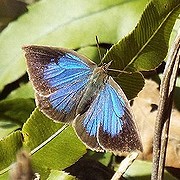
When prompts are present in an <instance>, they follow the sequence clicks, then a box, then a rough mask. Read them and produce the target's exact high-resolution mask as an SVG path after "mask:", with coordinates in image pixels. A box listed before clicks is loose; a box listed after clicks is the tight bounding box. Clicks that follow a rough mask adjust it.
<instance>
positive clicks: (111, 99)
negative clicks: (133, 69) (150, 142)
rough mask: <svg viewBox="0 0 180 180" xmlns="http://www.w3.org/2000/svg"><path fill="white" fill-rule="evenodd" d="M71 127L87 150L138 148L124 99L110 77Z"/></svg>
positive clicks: (135, 132) (117, 150)
mask: <svg viewBox="0 0 180 180" xmlns="http://www.w3.org/2000/svg"><path fill="white" fill-rule="evenodd" d="M74 127H75V129H76V132H77V134H78V136H79V137H80V138H81V139H82V140H83V142H85V144H86V145H87V146H89V147H90V148H91V149H95V150H97V151H103V150H109V151H112V152H113V153H115V154H116V153H117V154H118V152H129V151H132V150H137V149H138V150H142V144H141V141H140V138H139V135H138V133H137V130H136V126H135V123H134V119H133V115H132V112H131V110H130V107H129V103H128V100H127V98H126V96H125V95H124V93H123V91H122V90H121V88H120V87H119V85H118V84H117V83H116V82H115V81H114V80H113V79H112V78H111V77H110V78H109V80H108V82H107V83H106V84H105V86H104V88H103V89H102V90H101V91H100V93H99V95H98V96H97V97H96V99H95V100H94V102H93V103H92V105H91V106H90V108H89V109H88V111H87V112H86V113H85V114H83V115H81V116H79V117H77V118H76V119H75V123H74Z"/></svg>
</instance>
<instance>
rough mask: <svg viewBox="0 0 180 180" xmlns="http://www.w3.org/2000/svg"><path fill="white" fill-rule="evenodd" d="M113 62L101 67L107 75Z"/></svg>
mask: <svg viewBox="0 0 180 180" xmlns="http://www.w3.org/2000/svg"><path fill="white" fill-rule="evenodd" d="M111 63H112V61H110V62H108V63H103V65H102V66H101V68H102V70H103V71H104V72H105V73H106V74H107V70H108V68H109V66H110V65H111Z"/></svg>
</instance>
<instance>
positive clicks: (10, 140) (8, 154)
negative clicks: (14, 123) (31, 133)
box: [0, 131, 22, 175]
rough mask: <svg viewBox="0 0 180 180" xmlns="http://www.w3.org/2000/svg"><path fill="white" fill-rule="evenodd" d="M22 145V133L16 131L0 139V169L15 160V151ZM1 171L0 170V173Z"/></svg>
mask: <svg viewBox="0 0 180 180" xmlns="http://www.w3.org/2000/svg"><path fill="white" fill-rule="evenodd" d="M21 147H22V135H21V132H20V131H16V132H14V133H12V134H11V135H9V136H7V137H6V138H4V139H1V141H0V149H1V151H0V171H2V170H4V169H5V168H7V167H8V166H9V165H10V164H11V163H12V162H15V159H16V153H17V151H18V150H19V149H20V148H21ZM1 173H2V172H0V175H1Z"/></svg>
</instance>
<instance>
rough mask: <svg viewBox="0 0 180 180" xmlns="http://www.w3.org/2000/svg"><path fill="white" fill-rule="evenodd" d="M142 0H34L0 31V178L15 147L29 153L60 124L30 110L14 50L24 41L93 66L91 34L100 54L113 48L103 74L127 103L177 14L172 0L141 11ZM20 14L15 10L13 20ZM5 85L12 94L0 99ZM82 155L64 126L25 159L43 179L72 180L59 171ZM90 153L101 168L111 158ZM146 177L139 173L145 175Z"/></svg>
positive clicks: (155, 1) (157, 58) (162, 53)
mask: <svg viewBox="0 0 180 180" xmlns="http://www.w3.org/2000/svg"><path fill="white" fill-rule="evenodd" d="M146 3H147V0H138V1H126V0H115V1H111V0H97V1H95V2H93V3H92V1H83V0H77V1H73V0H68V1H67V0H66V1H65V0H62V1H58V0H51V1H48V0H41V1H39V2H37V3H34V4H32V5H30V6H28V12H27V13H25V14H24V15H22V16H20V17H19V18H18V19H16V20H14V21H13V22H11V23H10V24H9V25H8V26H7V27H6V28H5V29H4V30H3V31H2V32H1V33H0V59H1V61H0V90H2V93H1V96H0V97H1V99H3V100H1V101H0V129H1V130H2V131H1V132H0V138H1V141H0V147H1V152H0V171H1V174H2V172H4V171H5V168H7V167H8V166H10V165H11V164H12V163H13V162H14V161H15V159H16V153H17V152H18V151H19V150H20V149H21V148H25V149H27V150H28V151H31V150H33V149H34V148H35V147H37V146H38V145H39V144H41V143H42V142H44V141H45V140H46V139H47V138H48V137H50V136H51V135H52V134H53V133H55V132H56V131H57V130H58V129H59V128H60V127H62V126H63V124H61V123H55V122H53V121H52V120H49V119H48V118H47V117H45V116H44V115H43V114H42V113H41V112H39V111H38V109H35V110H34V111H33V109H34V108H35V103H34V100H33V99H32V98H34V96H33V93H34V92H33V89H32V87H31V85H30V84H29V83H27V80H26V74H25V72H26V65H25V61H24V57H23V53H22V50H21V47H22V46H23V45H24V44H39V45H51V46H60V47H67V48H71V49H78V51H79V52H81V53H83V54H85V55H86V56H88V57H89V58H91V59H92V60H93V61H95V62H97V63H100V60H99V58H98V53H97V48H95V47H94V46H95V36H96V35H97V36H98V38H99V40H100V47H101V50H102V51H103V52H104V51H106V49H105V48H104V47H105V46H104V45H108V46H109V45H110V44H114V45H113V46H112V47H111V48H110V49H109V50H108V51H107V53H106V54H105V56H104V58H103V62H109V61H111V60H113V61H112V66H111V69H116V71H110V75H112V76H113V77H114V79H115V80H116V81H117V82H118V83H119V84H120V86H121V87H122V89H123V90H124V92H125V94H126V95H127V97H128V98H129V99H132V98H134V97H136V96H137V94H138V93H139V91H140V90H141V89H142V88H143V86H144V78H143V76H142V74H141V73H140V71H150V70H153V69H155V68H157V67H158V66H159V65H160V64H161V63H162V61H163V59H164V58H165V57H166V54H167V51H168V45H169V39H170V34H171V32H172V29H173V26H174V23H175V21H176V19H177V17H178V15H179V13H180V2H179V1H177V0H152V1H151V2H150V3H149V4H148V5H147V7H146V9H145V4H146ZM143 9H145V10H144V12H143V14H142V11H143ZM24 11H25V10H24ZM21 13H22V12H21ZM21 13H17V12H16V14H18V15H19V14H21ZM141 14H142V16H141V18H140V15H141ZM1 16H2V15H1ZM42 17H43V18H42ZM13 19H14V18H13ZM139 19H140V20H139ZM138 20H139V22H138ZM137 22H138V23H137ZM136 23H137V25H136ZM133 27H135V28H134V30H132V29H133ZM130 31H131V33H130V34H128V33H129V32H130ZM127 34H128V35H127ZM125 35H126V36H125ZM124 36H125V37H124ZM119 70H123V71H126V72H119ZM127 72H128V73H127ZM22 79H23V80H22ZM21 80H22V81H21ZM19 81H20V82H19ZM24 82H26V83H24ZM11 83H15V84H17V83H18V86H17V87H18V88H16V89H15V88H13V87H12V86H11V85H12V84H11ZM8 84H10V86H8V87H10V88H11V93H9V94H6V95H5V96H3V92H4V91H3V90H4V89H5V86H6V87H7V85H8ZM32 111H33V112H32ZM31 113H32V114H31ZM85 154H86V148H85V146H84V145H83V144H82V143H81V142H80V140H79V139H78V138H77V137H76V134H75V132H74V130H73V129H72V127H71V126H69V127H68V128H67V129H66V130H64V131H63V132H62V133H61V134H60V135H59V136H58V137H56V138H55V139H54V140H52V141H51V142H50V143H49V144H47V145H46V146H45V147H43V148H42V149H41V150H39V151H38V152H37V153H35V154H34V155H32V166H33V170H34V171H35V172H38V173H40V175H41V177H42V178H43V179H46V178H48V179H55V178H57V177H61V176H64V177H65V178H67V179H74V177H72V176H70V175H67V174H66V173H64V172H63V171H61V170H64V169H65V168H68V167H69V166H71V165H73V164H74V163H75V162H76V161H78V159H80V158H81V157H83V156H84V155H85ZM95 154H96V155H89V154H88V155H87V154H86V155H87V156H88V157H91V158H93V157H95V156H96V158H94V159H96V160H97V159H98V160H99V161H100V162H102V163H104V165H105V167H106V168H107V166H108V164H109V163H110V162H111V159H112V158H111V154H103V155H102V154H101V155H100V154H98V153H95ZM97 157H98V158H97ZM143 167H144V165H142V167H141V168H142V169H143ZM139 173H140V174H141V172H139ZM148 173H150V172H149V171H148V172H147V173H146V175H142V176H148V175H147V174H148ZM140 174H139V175H138V176H140ZM4 175H6V174H4ZM138 176H137V177H138ZM1 177H3V175H2V176H1V175H0V178H1Z"/></svg>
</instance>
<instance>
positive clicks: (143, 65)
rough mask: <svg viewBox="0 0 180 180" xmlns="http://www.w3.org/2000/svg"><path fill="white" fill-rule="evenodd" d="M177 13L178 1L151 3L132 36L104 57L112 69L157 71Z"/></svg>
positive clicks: (164, 54)
mask: <svg viewBox="0 0 180 180" xmlns="http://www.w3.org/2000/svg"><path fill="white" fill-rule="evenodd" d="M179 13H180V2H179V1H177V0H153V1H152V2H150V3H149V5H148V6H147V8H146V9H145V11H144V13H143V15H142V17H141V20H140V21H139V23H138V24H137V26H136V27H135V29H134V30H133V31H132V33H131V34H129V35H128V36H126V37H125V38H124V39H122V40H121V41H119V42H118V43H117V44H115V45H114V46H113V47H112V48H111V49H110V50H109V52H108V53H107V54H106V56H105V57H104V62H109V61H112V60H113V62H112V66H111V68H115V69H121V70H128V71H132V70H133V71H142V70H152V69H154V68H156V67H157V66H158V65H160V63H161V62H162V61H163V60H164V58H165V57H166V54H167V51H168V43H169V38H170V34H171V31H172V28H173V26H174V23H175V20H176V18H177V17H178V15H179Z"/></svg>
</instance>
